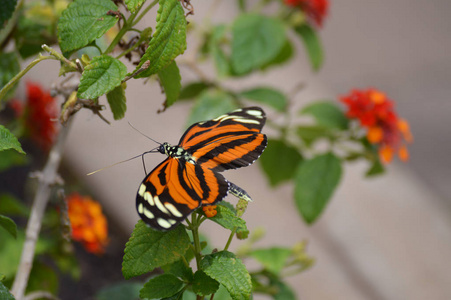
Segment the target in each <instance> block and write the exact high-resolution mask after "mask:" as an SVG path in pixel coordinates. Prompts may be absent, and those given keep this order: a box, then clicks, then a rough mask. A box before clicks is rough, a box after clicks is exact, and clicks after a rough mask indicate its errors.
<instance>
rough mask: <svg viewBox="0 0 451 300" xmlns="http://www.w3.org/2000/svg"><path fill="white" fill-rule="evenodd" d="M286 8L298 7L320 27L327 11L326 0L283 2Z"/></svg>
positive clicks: (291, 0) (327, 2)
mask: <svg viewBox="0 0 451 300" xmlns="http://www.w3.org/2000/svg"><path fill="white" fill-rule="evenodd" d="M284 2H285V4H286V5H287V6H291V7H298V8H300V9H301V10H302V11H303V12H305V14H306V15H307V16H308V17H309V18H310V19H312V21H313V22H314V23H316V25H318V26H319V27H321V26H322V25H323V20H324V18H325V17H326V15H327V11H328V9H329V1H328V0H284Z"/></svg>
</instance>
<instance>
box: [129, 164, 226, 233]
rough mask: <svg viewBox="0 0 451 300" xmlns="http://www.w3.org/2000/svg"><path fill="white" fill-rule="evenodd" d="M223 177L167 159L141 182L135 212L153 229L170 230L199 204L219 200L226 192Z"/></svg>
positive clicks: (204, 169)
mask: <svg viewBox="0 0 451 300" xmlns="http://www.w3.org/2000/svg"><path fill="white" fill-rule="evenodd" d="M228 186H229V183H228V182H227V181H226V180H225V178H224V177H223V176H222V175H221V174H218V173H216V172H214V171H212V170H210V169H208V168H204V167H202V166H201V165H198V164H192V163H188V162H186V161H185V160H184V159H181V158H172V157H168V158H167V159H166V160H164V161H163V162H162V163H161V164H159V165H158V166H157V167H156V168H155V169H154V170H153V171H152V172H150V173H149V175H148V176H147V177H146V178H145V179H144V180H143V182H142V183H141V185H140V187H139V189H138V194H137V196H136V209H137V211H138V214H139V216H140V217H141V219H143V220H144V222H146V223H147V224H148V225H149V226H150V227H152V228H154V229H157V230H171V229H172V228H174V227H175V226H177V225H178V224H179V223H180V222H182V221H183V220H184V219H185V218H186V217H187V216H188V215H189V214H191V213H192V212H193V211H194V210H195V209H197V208H198V207H199V206H201V203H211V204H213V203H216V202H219V201H221V200H222V199H223V198H224V197H225V196H226V195H227V191H228Z"/></svg>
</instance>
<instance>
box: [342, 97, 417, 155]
mask: <svg viewBox="0 0 451 300" xmlns="http://www.w3.org/2000/svg"><path fill="white" fill-rule="evenodd" d="M340 100H341V101H342V102H343V103H344V104H346V105H347V106H348V111H347V112H346V116H347V117H348V118H350V119H358V120H359V121H360V125H361V126H363V127H366V128H367V129H368V131H367V135H366V136H367V139H368V141H369V142H370V143H372V144H378V145H379V157H380V158H381V160H382V161H383V162H385V163H389V162H391V161H392V159H393V155H394V153H396V152H397V153H398V156H399V158H400V159H401V160H402V161H407V160H408V159H409V152H408V150H407V147H406V142H412V141H413V137H412V133H411V132H410V129H409V123H407V121H406V120H404V119H401V118H399V117H398V115H397V114H396V112H395V111H394V104H393V101H392V100H390V99H389V98H387V96H386V95H385V94H384V93H382V92H380V91H378V90H375V89H367V90H353V91H351V93H350V94H349V95H347V96H344V97H341V99H340Z"/></svg>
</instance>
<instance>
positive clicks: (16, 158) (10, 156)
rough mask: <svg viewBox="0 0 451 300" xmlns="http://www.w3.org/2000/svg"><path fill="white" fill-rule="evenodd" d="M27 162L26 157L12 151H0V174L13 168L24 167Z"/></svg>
mask: <svg viewBox="0 0 451 300" xmlns="http://www.w3.org/2000/svg"><path fill="white" fill-rule="evenodd" d="M0 143H1V142H0ZM27 162H28V158H27V156H25V155H23V154H20V153H19V152H17V151H16V150H14V149H8V150H3V151H0V172H3V171H5V170H8V169H9V168H12V167H15V166H23V165H26V164H27Z"/></svg>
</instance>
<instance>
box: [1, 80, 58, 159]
mask: <svg viewBox="0 0 451 300" xmlns="http://www.w3.org/2000/svg"><path fill="white" fill-rule="evenodd" d="M9 106H10V107H11V108H12V109H13V110H14V112H15V113H16V116H17V117H20V118H23V120H24V125H25V128H26V130H27V133H28V134H29V135H30V136H31V139H32V140H33V141H34V142H36V144H38V145H39V146H40V147H41V148H42V149H44V150H49V149H50V147H51V146H52V144H53V142H54V140H55V137H56V134H57V133H58V124H57V122H55V121H54V120H55V119H56V118H57V117H58V106H57V103H56V101H55V99H54V98H52V96H50V93H49V92H47V91H44V90H43V89H42V88H41V86H40V85H38V84H36V83H31V82H28V83H27V101H26V103H25V107H23V105H22V103H21V102H20V101H18V100H13V101H11V102H10V104H9Z"/></svg>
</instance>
